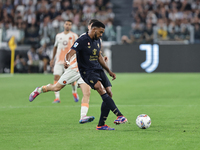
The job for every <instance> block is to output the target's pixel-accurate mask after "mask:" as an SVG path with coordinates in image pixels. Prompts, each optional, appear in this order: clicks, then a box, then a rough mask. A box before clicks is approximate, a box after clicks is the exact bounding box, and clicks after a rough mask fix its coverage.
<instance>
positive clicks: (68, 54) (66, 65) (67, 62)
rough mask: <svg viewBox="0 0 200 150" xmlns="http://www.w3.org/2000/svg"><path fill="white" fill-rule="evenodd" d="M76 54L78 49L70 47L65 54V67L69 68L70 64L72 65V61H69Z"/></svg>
mask: <svg viewBox="0 0 200 150" xmlns="http://www.w3.org/2000/svg"><path fill="white" fill-rule="evenodd" d="M74 54H76V51H75V50H73V49H70V50H69V52H68V53H67V54H66V56H65V63H64V67H65V69H67V68H68V67H69V65H70V63H69V62H70V59H71V57H72V56H73V55H74Z"/></svg>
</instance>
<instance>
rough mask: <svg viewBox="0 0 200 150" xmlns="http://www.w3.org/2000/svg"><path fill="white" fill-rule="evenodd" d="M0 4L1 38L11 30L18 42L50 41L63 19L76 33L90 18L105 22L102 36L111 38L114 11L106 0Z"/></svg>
mask: <svg viewBox="0 0 200 150" xmlns="http://www.w3.org/2000/svg"><path fill="white" fill-rule="evenodd" d="M0 7H1V9H0V28H2V29H3V36H2V40H3V41H4V42H7V41H8V40H9V39H10V37H11V36H12V35H13V34H14V35H15V38H16V41H17V43H18V44H38V43H39V44H40V46H42V45H43V44H44V43H46V44H53V43H54V38H55V35H56V34H57V33H58V32H62V31H63V29H64V28H63V24H64V21H65V20H68V19H70V20H72V21H73V27H72V31H73V32H75V33H77V34H78V35H80V34H82V33H83V32H85V31H87V23H88V21H89V20H90V19H93V18H95V19H98V20H100V21H102V22H103V23H105V25H106V26H108V29H107V31H105V36H104V37H103V38H104V40H113V36H111V34H110V32H111V31H112V30H113V26H112V23H113V19H114V17H115V14H114V13H113V11H112V7H113V5H112V3H111V2H110V1H109V0H0Z"/></svg>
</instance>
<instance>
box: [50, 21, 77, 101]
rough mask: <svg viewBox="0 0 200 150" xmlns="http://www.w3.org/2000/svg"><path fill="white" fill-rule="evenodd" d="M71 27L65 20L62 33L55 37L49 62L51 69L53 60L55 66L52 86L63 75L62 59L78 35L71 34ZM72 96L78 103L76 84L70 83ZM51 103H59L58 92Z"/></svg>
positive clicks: (70, 22)
mask: <svg viewBox="0 0 200 150" xmlns="http://www.w3.org/2000/svg"><path fill="white" fill-rule="evenodd" d="M71 27H72V21H71V20H67V21H65V24H64V31H63V32H61V33H58V34H57V35H56V39H55V44H54V48H53V57H52V59H51V61H50V66H51V67H53V65H54V59H55V57H56V59H55V65H54V68H53V74H54V84H56V83H57V82H58V80H59V79H60V76H61V75H62V74H63V73H64V71H65V69H64V65H63V64H64V58H65V55H66V54H67V53H68V52H69V50H70V48H71V46H72V45H73V44H74V41H75V40H76V39H77V38H78V35H77V34H75V33H73V32H71ZM71 85H72V94H73V97H74V101H75V102H78V100H79V97H78V94H77V84H76V82H74V83H72V84H71ZM53 103H60V92H59V91H57V92H55V100H54V101H53Z"/></svg>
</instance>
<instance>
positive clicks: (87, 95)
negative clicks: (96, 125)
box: [79, 78, 95, 123]
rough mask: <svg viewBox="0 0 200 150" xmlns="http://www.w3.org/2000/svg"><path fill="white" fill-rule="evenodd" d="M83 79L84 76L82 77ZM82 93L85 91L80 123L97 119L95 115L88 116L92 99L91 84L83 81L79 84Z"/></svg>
mask: <svg viewBox="0 0 200 150" xmlns="http://www.w3.org/2000/svg"><path fill="white" fill-rule="evenodd" d="M80 79H81V80H82V78H80ZM79 86H80V88H81V90H82V93H83V98H82V101H81V114H80V120H79V123H86V122H91V121H93V120H94V119H95V117H94V116H87V113H88V109H89V101H90V90H91V88H90V86H89V85H88V84H86V83H84V82H83V83H81V84H79Z"/></svg>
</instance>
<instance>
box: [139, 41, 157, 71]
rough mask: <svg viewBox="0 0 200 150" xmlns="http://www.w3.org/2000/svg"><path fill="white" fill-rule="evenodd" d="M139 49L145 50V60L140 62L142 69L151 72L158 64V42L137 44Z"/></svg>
mask: <svg viewBox="0 0 200 150" xmlns="http://www.w3.org/2000/svg"><path fill="white" fill-rule="evenodd" d="M139 48H140V50H141V51H146V60H145V61H144V62H143V63H141V65H140V66H141V67H142V69H145V71H146V72H148V73H151V72H153V71H154V70H156V68H157V67H158V64H159V46H158V44H154V45H151V44H141V45H140V46H139Z"/></svg>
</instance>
